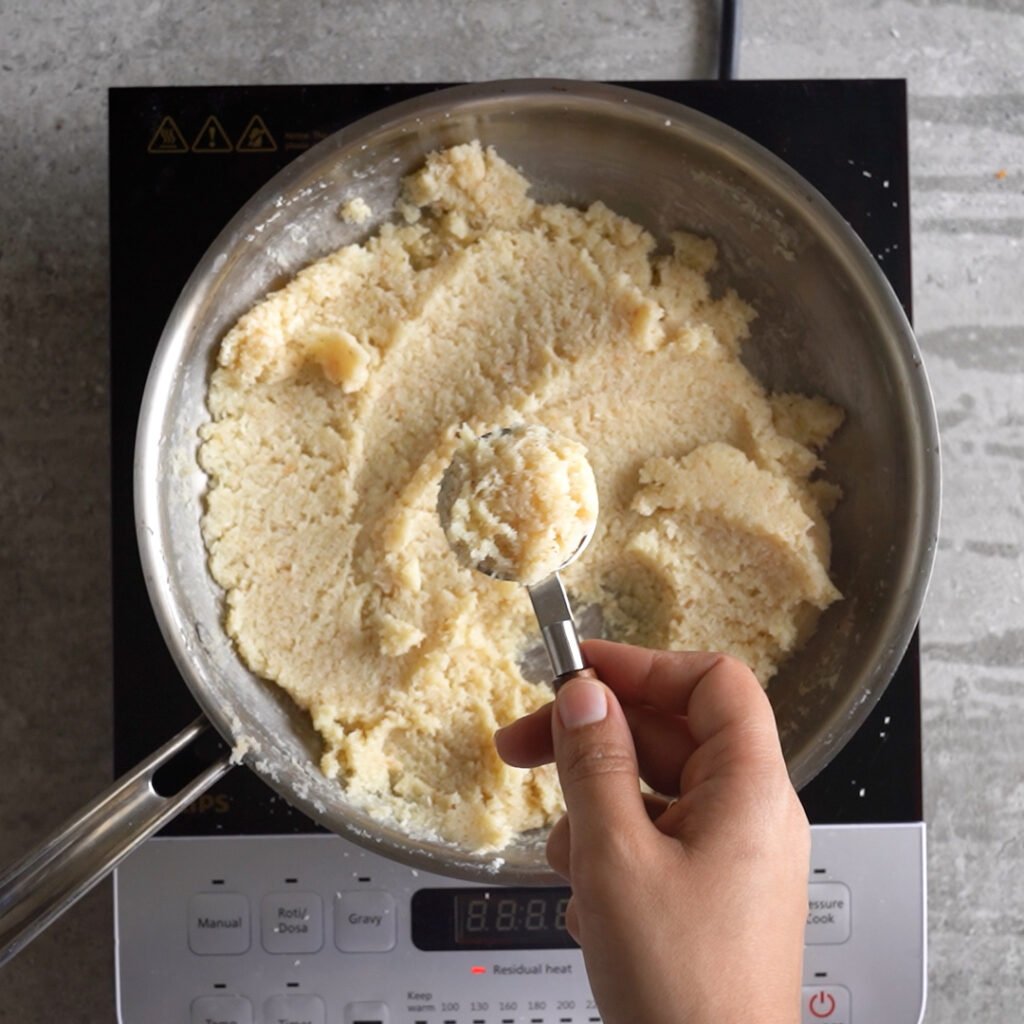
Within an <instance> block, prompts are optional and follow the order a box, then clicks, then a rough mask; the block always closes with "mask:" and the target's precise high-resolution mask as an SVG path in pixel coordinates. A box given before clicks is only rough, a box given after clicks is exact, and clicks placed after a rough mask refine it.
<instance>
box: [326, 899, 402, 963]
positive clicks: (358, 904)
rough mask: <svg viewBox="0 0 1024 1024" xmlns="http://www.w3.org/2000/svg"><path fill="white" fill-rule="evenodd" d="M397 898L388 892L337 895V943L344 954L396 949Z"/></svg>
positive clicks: (383, 951) (335, 934) (382, 951)
mask: <svg viewBox="0 0 1024 1024" xmlns="http://www.w3.org/2000/svg"><path fill="white" fill-rule="evenodd" d="M396 934H397V927H396V921H395V899H394V897H393V896H392V895H391V893H389V892H375V891H368V890H362V889H361V890H359V891H358V892H342V893H338V895H337V896H336V897H335V900H334V944H335V945H336V946H337V947H338V949H340V950H341V951H342V952H343V953H386V952H387V951H388V950H389V949H394V948H395V936H396Z"/></svg>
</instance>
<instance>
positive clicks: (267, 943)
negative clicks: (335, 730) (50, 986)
mask: <svg viewBox="0 0 1024 1024" xmlns="http://www.w3.org/2000/svg"><path fill="white" fill-rule="evenodd" d="M812 834H813V843H812V861H811V876H810V879H809V882H808V910H807V930H806V952H805V957H804V988H803V991H802V997H801V1001H802V1007H803V1010H802V1013H803V1021H804V1022H805V1024H814V1022H817V1024H853V1022H857V1024H868V1022H874V1021H880V1020H885V1021H890V1022H892V1024H916V1022H918V1021H920V1019H921V1017H922V1016H923V1011H924V1006H923V1001H924V971H925V948H924V941H925V939H924V936H925V924H924V922H925V906H924V896H923V893H924V892H925V886H924V874H923V873H924V826H923V825H922V824H909V825H853V826H815V827H813V828H812ZM115 894H116V901H117V915H116V920H117V969H118V993H119V1007H118V1012H119V1019H120V1021H121V1022H122V1024H149V1022H151V1021H154V1020H160V1021H181V1022H187V1024H598V1022H599V1021H600V1013H599V1011H598V1009H597V1007H596V1005H595V1003H594V1001H593V998H592V996H591V993H590V989H589V987H588V984H587V977H586V971H585V969H584V965H583V958H582V955H581V953H580V951H579V949H578V948H576V946H575V944H574V943H573V941H572V938H571V937H570V936H569V934H568V932H567V931H566V930H565V906H566V903H567V901H568V895H569V893H568V890H567V889H565V888H564V887H558V886H555V887H551V888H528V887H518V888H506V887H501V886H488V885H486V884H481V883H469V882H459V881H456V880H454V879H450V878H443V877H440V876H437V875H429V874H426V873H424V872H417V871H415V870H413V869H411V868H407V867H403V866H402V865H400V864H396V863H394V862H392V861H389V860H386V859H384V858H382V857H379V856H377V855H375V854H373V853H370V852H368V851H365V850H363V849H361V848H360V847H357V846H354V845H352V844H351V843H349V842H347V841H345V840H343V839H340V838H338V837H336V836H327V835H300V836H276V837H268V836H262V837H259V838H258V839H253V838H248V837H244V836H241V837H226V836H219V837H211V838H208V839H202V838H188V839H181V838H163V839H154V840H150V841H149V842H148V843H146V844H144V845H143V846H142V847H141V848H140V850H139V851H138V852H137V853H135V854H134V855H133V856H132V857H131V858H130V859H129V860H128V861H126V862H125V864H124V865H123V866H122V867H121V868H120V869H119V870H118V871H117V874H116V879H115Z"/></svg>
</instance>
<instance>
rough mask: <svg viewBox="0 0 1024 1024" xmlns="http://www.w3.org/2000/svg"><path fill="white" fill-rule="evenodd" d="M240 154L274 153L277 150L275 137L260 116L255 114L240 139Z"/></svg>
mask: <svg viewBox="0 0 1024 1024" xmlns="http://www.w3.org/2000/svg"><path fill="white" fill-rule="evenodd" d="M235 149H237V150H238V152H239V153H273V152H274V151H275V150H276V149H277V143H276V142H275V141H274V136H273V135H271V134H270V129H269V128H268V127H267V126H266V123H265V122H264V120H263V118H262V117H260V115H259V114H253V115H252V117H251V118H250V120H249V123H248V124H247V125H246V126H245V131H244V132H242V134H241V135H240V136H239V137H238V145H237V146H235Z"/></svg>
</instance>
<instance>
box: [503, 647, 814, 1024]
mask: <svg viewBox="0 0 1024 1024" xmlns="http://www.w3.org/2000/svg"><path fill="white" fill-rule="evenodd" d="M585 653H586V656H587V658H588V660H589V662H590V664H591V666H592V667H593V669H594V670H595V672H596V675H597V677H598V678H599V679H600V680H601V682H599V681H597V679H592V678H587V677H586V676H580V677H576V678H573V679H571V680H569V681H568V682H567V683H566V684H565V685H564V686H563V687H562V688H561V690H560V691H559V693H558V696H557V698H556V700H555V701H554V702H553V703H551V704H548V705H547V706H545V707H543V708H541V709H540V710H539V711H535V712H534V713H533V714H532V715H528V716H526V717H525V718H521V719H519V721H517V722H514V723H512V724H511V725H509V726H507V727H506V728H504V729H501V730H499V731H498V732H497V734H496V735H495V742H496V744H497V748H498V753H499V754H500V755H501V757H502V758H503V759H504V760H505V761H506V762H508V763H509V764H511V765H514V766H517V767H521V768H527V767H533V766H535V765H538V764H545V763H548V762H550V761H552V760H553V761H555V762H556V764H557V766H558V774H559V779H560V780H561V784H562V789H563V792H564V795H565V804H566V809H567V813H566V815H565V817H564V818H562V820H561V821H559V822H558V823H557V824H556V825H555V827H554V828H553V829H552V831H551V835H550V837H549V839H548V848H547V853H548V860H549V862H550V864H551V866H552V868H553V869H554V870H555V871H557V872H558V873H559V874H560V875H562V876H563V877H565V878H566V879H567V880H568V881H569V884H570V885H571V886H572V893H573V895H572V900H571V901H570V904H569V909H568V912H567V915H566V924H567V927H568V928H569V931H570V933H571V934H572V936H573V937H574V938H575V939H576V941H577V942H579V944H580V946H581V947H582V950H583V957H584V961H585V963H586V966H587V974H588V976H589V978H590V983H591V988H592V990H593V993H594V998H595V999H596V1001H597V1004H598V1007H599V1009H600V1010H601V1014H602V1019H603V1021H604V1022H605V1024H634V1022H636V1021H644V1022H645V1024H669V1022H671V1024H681V1022H684V1024H737V1022H740V1021H747V1020H750V1021H755V1020H756V1021H758V1022H759V1024H796V1022H798V1021H799V1019H800V984H801V967H802V958H803V936H804V923H805V919H806V912H807V874H808V868H809V858H810V832H809V829H808V826H807V818H806V816H805V815H804V811H803V808H802V806H801V805H800V801H799V800H798V798H797V795H796V792H795V791H794V789H793V787H792V785H791V784H790V781H789V776H788V775H787V773H786V764H785V761H784V759H783V756H782V750H781V747H780V744H779V737H778V732H777V730H776V727H775V719H774V716H773V714H772V709H771V705H770V704H769V702H768V698H767V697H766V696H765V693H764V691H763V690H762V689H761V686H760V684H759V683H758V682H757V680H756V679H755V678H754V675H753V673H752V672H751V671H750V670H749V669H748V668H747V667H746V666H745V665H743V664H742V663H740V662H738V661H736V660H734V659H731V658H728V657H725V656H723V655H718V654H703V653H681V652H662V651H649V650H644V649H643V648H639V647H627V646H624V645H621V644H613V643H609V642H607V641H600V640H595V641H589V642H588V643H587V644H586V645H585ZM640 778H643V779H644V780H645V781H646V782H647V784H648V785H649V786H650V787H651V788H652V789H653V790H655V791H656V792H657V793H660V794H664V795H665V796H676V795H678V799H675V800H672V801H671V802H669V801H668V800H666V799H664V798H663V797H653V796H650V795H644V794H642V793H641V790H640V784H639V780H640Z"/></svg>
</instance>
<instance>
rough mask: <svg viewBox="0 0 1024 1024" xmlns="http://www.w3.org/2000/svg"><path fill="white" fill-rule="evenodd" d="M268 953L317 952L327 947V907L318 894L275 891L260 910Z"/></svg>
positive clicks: (264, 944)
mask: <svg viewBox="0 0 1024 1024" xmlns="http://www.w3.org/2000/svg"><path fill="white" fill-rule="evenodd" d="M260 920H261V926H262V927H261V931H262V935H263V948H264V949H265V950H266V951H267V952H268V953H315V952H316V951H317V950H318V949H319V948H320V947H321V946H322V945H323V944H324V905H323V902H322V901H321V899H320V897H319V896H318V895H317V894H316V893H315V892H272V893H271V894H270V895H269V896H264V897H263V904H262V906H261V908H260Z"/></svg>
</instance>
